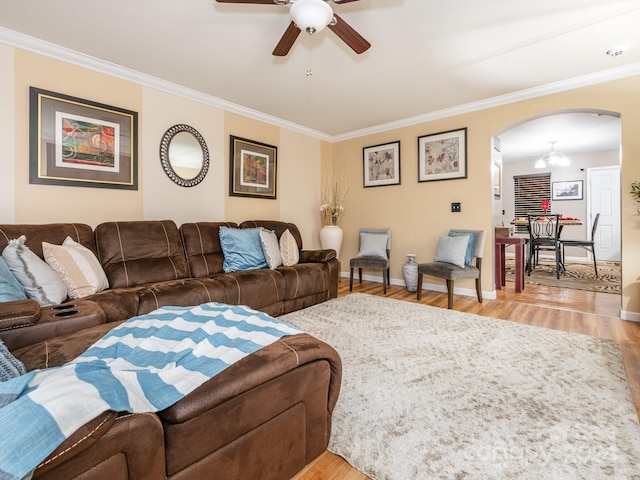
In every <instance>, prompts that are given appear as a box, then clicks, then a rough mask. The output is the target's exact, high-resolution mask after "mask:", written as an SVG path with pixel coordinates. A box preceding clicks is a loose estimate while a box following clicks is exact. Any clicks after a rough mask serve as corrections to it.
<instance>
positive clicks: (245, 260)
mask: <svg viewBox="0 0 640 480" xmlns="http://www.w3.org/2000/svg"><path fill="white" fill-rule="evenodd" d="M220 246H221V247H222V252H223V254H224V264H223V265H222V268H223V270H224V271H225V272H237V271H238V270H252V269H255V268H266V267H268V265H267V261H266V260H265V258H264V253H263V251H262V244H261V243H260V228H229V227H220Z"/></svg>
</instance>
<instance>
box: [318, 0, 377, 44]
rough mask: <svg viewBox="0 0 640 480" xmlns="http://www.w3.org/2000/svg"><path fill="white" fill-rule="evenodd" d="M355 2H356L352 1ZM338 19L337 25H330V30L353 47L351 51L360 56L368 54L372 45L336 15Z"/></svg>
mask: <svg viewBox="0 0 640 480" xmlns="http://www.w3.org/2000/svg"><path fill="white" fill-rule="evenodd" d="M350 1H354V0H350ZM333 16H334V17H335V19H336V24H335V25H331V24H329V25H328V26H329V28H330V29H331V30H332V31H333V33H335V34H336V35H337V36H338V37H340V38H341V39H342V41H343V42H344V43H346V44H347V45H349V47H351V50H353V51H354V52H356V53H357V54H358V55H360V54H361V53H364V52H366V51H367V50H369V47H371V44H370V43H369V42H367V41H366V40H365V39H364V37H363V36H362V35H360V34H359V33H358V32H356V31H355V30H354V29H353V28H352V27H351V26H350V25H349V24H348V23H347V22H345V21H344V20H343V19H342V18H340V17H339V16H338V15H336V14H335V13H334V15H333Z"/></svg>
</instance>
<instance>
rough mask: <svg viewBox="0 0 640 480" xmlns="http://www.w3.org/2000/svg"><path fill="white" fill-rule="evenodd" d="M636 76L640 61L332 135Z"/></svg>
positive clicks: (338, 139) (355, 133)
mask: <svg viewBox="0 0 640 480" xmlns="http://www.w3.org/2000/svg"><path fill="white" fill-rule="evenodd" d="M634 75H640V63H633V64H631V65H626V66H624V67H618V68H612V69H610V70H604V71H602V72H597V73H592V74H589V75H583V76H580V77H575V78H570V79H568V80H562V81H559V82H554V83H549V84H547V85H541V86H539V87H534V88H528V89H526V90H520V91H518V92H513V93H508V94H505V95H500V96H497V97H492V98H488V99H486V100H480V101H478V102H471V103H466V104H464V105H458V106H455V107H451V108H445V109H442V110H437V111H435V112H430V113H426V114H423V115H416V116H414V117H409V118H405V119H402V120H397V121H394V122H389V123H384V124H381V125H376V126H374V127H370V128H364V129H362V130H355V131H353V132H349V133H345V134H341V135H335V136H334V137H332V141H333V142H342V141H344V140H351V139H353V138H358V137H363V136H365V135H372V134H376V133H381V132H387V131H389V130H395V129H398V128H404V127H410V126H413V125H417V124H419V123H425V122H431V121H434V120H439V119H441V118H446V117H452V116H454V115H461V114H464V113H470V112H475V111H478V110H486V109H488V108H493V107H499V106H502V105H507V104H509V103H515V102H521V101H523V100H529V99H532V98H537V97H542V96H545V95H550V94H553V93H560V92H566V91H567V90H573V89H576V88H580V87H586V86H589V85H595V84H598V83H604V82H609V81H611V80H618V79H620V78H625V77H632V76H634Z"/></svg>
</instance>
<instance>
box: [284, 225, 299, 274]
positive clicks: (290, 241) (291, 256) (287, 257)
mask: <svg viewBox="0 0 640 480" xmlns="http://www.w3.org/2000/svg"><path fill="white" fill-rule="evenodd" d="M280 255H281V256H282V264H283V265H284V266H286V267H291V266H292V265H295V264H296V263H298V262H299V261H300V251H299V250H298V243H297V242H296V239H295V238H294V237H293V235H292V234H291V232H290V231H289V229H286V230H285V231H284V233H283V234H282V235H281V236H280Z"/></svg>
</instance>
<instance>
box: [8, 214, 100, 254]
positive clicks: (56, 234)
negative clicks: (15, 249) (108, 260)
mask: <svg viewBox="0 0 640 480" xmlns="http://www.w3.org/2000/svg"><path fill="white" fill-rule="evenodd" d="M20 235H25V236H26V237H27V239H26V240H25V242H24V244H25V245H26V246H27V247H29V249H31V251H32V252H33V253H35V254H36V255H38V256H39V257H40V258H42V259H43V260H44V255H43V253H42V242H49V243H53V244H54V245H61V244H62V242H63V241H64V239H65V238H67V237H71V238H73V240H74V241H76V242H78V243H80V244H81V245H84V246H85V247H87V248H88V249H89V250H91V251H92V252H93V253H96V242H95V239H94V236H93V228H91V227H90V226H89V225H86V224H84V223H43V224H3V225H0V251H2V250H3V249H4V247H6V246H7V245H8V243H9V241H10V240H12V239H14V238H18V237H19V236H20Z"/></svg>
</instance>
